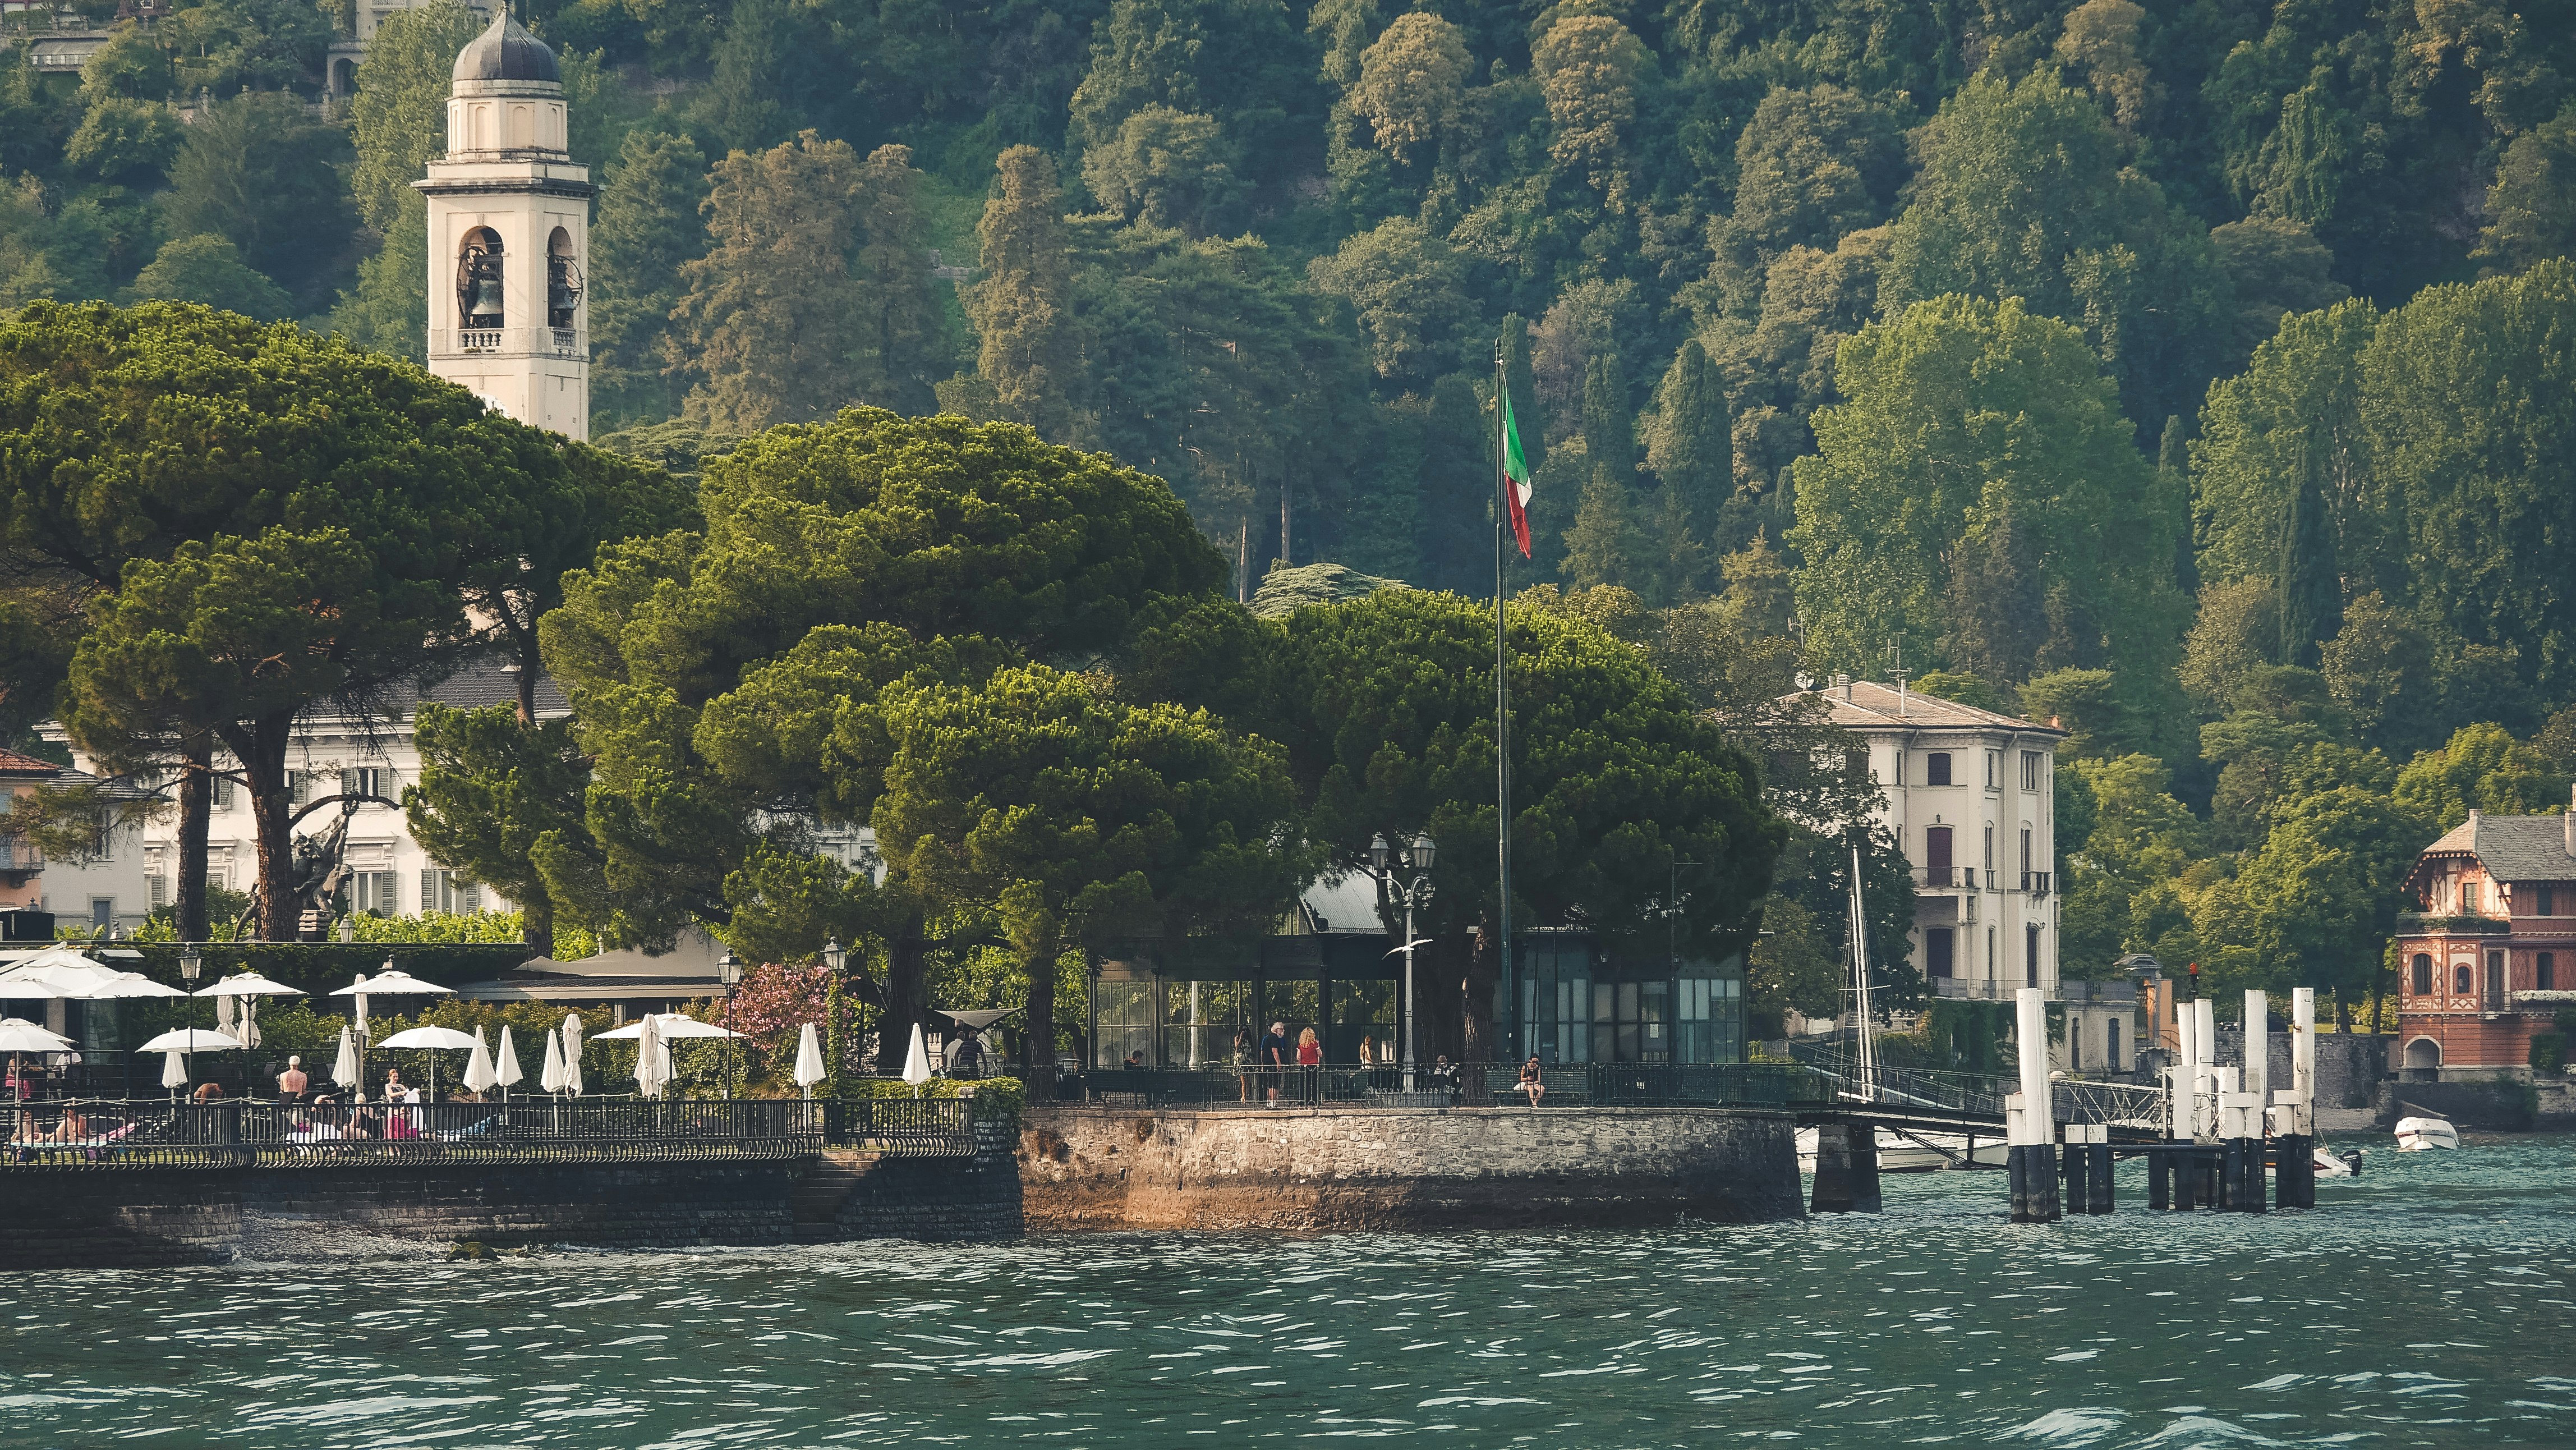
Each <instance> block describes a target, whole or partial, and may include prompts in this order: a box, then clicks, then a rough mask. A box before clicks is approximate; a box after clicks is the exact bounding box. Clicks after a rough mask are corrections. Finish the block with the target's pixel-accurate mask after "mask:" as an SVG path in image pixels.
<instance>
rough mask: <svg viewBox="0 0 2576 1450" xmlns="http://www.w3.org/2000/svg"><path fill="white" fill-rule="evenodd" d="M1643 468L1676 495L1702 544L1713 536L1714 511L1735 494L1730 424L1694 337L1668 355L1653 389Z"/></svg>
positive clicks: (1720, 388) (1722, 391)
mask: <svg viewBox="0 0 2576 1450" xmlns="http://www.w3.org/2000/svg"><path fill="white" fill-rule="evenodd" d="M1646 466H1647V467H1648V468H1651V469H1653V470H1654V472H1655V476H1656V477H1657V478H1659V479H1661V480H1663V484H1664V490H1665V491H1666V492H1667V493H1672V494H1674V495H1676V496H1677V497H1678V499H1679V500H1680V503H1681V505H1682V508H1683V511H1684V514H1685V516H1686V517H1688V518H1689V519H1690V522H1691V528H1692V530H1693V532H1694V533H1696V534H1697V535H1698V537H1699V538H1700V540H1701V541H1702V542H1706V541H1708V540H1711V539H1714V538H1716V537H1717V532H1718V511H1719V510H1720V509H1722V508H1724V507H1725V506H1726V501H1727V499H1728V498H1729V497H1730V496H1732V495H1733V494H1734V492H1735V487H1734V482H1735V445H1734V442H1733V424H1732V421H1731V420H1730V419H1729V418H1728V417H1727V412H1726V382H1725V380H1724V379H1723V378H1721V377H1719V376H1718V372H1717V365H1716V364H1715V363H1712V362H1710V361H1709V360H1708V351H1707V349H1705V348H1703V347H1701V346H1700V345H1699V341H1698V339H1696V338H1694V339H1692V340H1691V341H1689V342H1685V343H1683V344H1682V348H1681V351H1680V352H1678V353H1675V354H1674V355H1673V365H1672V366H1671V367H1669V368H1667V369H1665V370H1664V381H1663V383H1662V385H1661V386H1659V387H1658V388H1657V389H1656V390H1655V413H1654V419H1653V422H1652V424H1651V426H1650V427H1649V428H1648V429H1647V432H1646Z"/></svg>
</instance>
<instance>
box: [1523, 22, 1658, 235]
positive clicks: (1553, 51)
mask: <svg viewBox="0 0 2576 1450" xmlns="http://www.w3.org/2000/svg"><path fill="white" fill-rule="evenodd" d="M1650 63H1651V58H1650V57H1649V56H1648V54H1647V51H1646V48H1645V46H1644V45H1643V44H1641V43H1640V42H1639V41H1638V39H1637V37H1636V36H1635V35H1634V34H1632V33H1630V31H1629V29H1628V27H1626V26H1624V25H1622V24H1620V23H1619V22H1618V21H1617V20H1615V19H1612V18H1611V17H1610V16H1607V15H1598V14H1588V15H1586V14H1577V15H1568V16H1566V17H1564V18H1562V19H1560V20H1558V21H1557V22H1556V23H1555V24H1554V25H1552V26H1550V27H1549V28H1548V31H1547V33H1546V34H1545V35H1543V36H1541V37H1539V39H1538V41H1537V43H1536V44H1534V45H1532V46H1531V47H1530V65H1531V68H1532V70H1533V71H1534V72H1535V73H1536V74H1537V76H1538V79H1539V84H1540V85H1541V87H1543V88H1544V90H1545V92H1546V95H1547V112H1548V117H1549V119H1551V120H1552V121H1554V122H1555V123H1556V125H1555V132H1556V133H1555V136H1554V138H1553V139H1552V140H1551V141H1550V142H1549V143H1548V155H1549V156H1550V157H1551V158H1552V159H1554V160H1555V162H1556V164H1557V166H1558V168H1559V169H1560V170H1562V171H1563V172H1565V173H1566V174H1568V175H1570V176H1575V177H1579V178H1580V179H1581V180H1582V181H1583V182H1584V183H1585V184H1586V185H1588V186H1590V187H1591V188H1592V190H1593V191H1595V192H1597V193H1598V194H1599V195H1600V197H1601V199H1602V202H1603V203H1604V204H1605V205H1606V206H1608V207H1609V208H1610V209H1611V210H1612V211H1619V210H1623V209H1625V207H1626V206H1627V204H1628V199H1629V193H1630V191H1631V189H1632V188H1633V186H1634V184H1635V183H1634V180H1633V178H1632V177H1631V175H1630V171H1629V160H1628V145H1627V138H1626V136H1625V135H1624V133H1625V132H1626V131H1627V130H1628V129H1629V127H1630V126H1632V125H1633V124H1634V123H1635V121H1636V118H1637V88H1638V84H1639V79H1640V73H1641V72H1642V71H1644V70H1645V69H1646V68H1647V66H1648V65H1649V64H1650Z"/></svg>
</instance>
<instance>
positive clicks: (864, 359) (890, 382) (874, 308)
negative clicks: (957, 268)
mask: <svg viewBox="0 0 2576 1450" xmlns="http://www.w3.org/2000/svg"><path fill="white" fill-rule="evenodd" d="M921 180H922V177H921V173H920V172H919V171H916V170H914V169H913V165H912V148H911V147H909V146H880V147H878V148H877V149H876V150H874V151H872V152H869V153H868V159H867V160H866V162H864V163H863V164H861V166H860V167H859V235H860V238H861V241H860V244H859V252H858V257H857V259H856V271H857V273H858V276H859V278H860V281H861V288H862V291H861V296H862V298H863V302H862V306H861V313H860V324H859V337H860V343H859V358H860V365H861V366H860V393H859V396H860V397H862V398H864V399H866V400H867V401H869V402H872V403H875V404H877V405H878V406H880V407H884V408H890V409H892V410H894V411H895V412H898V413H927V412H930V411H931V410H932V409H933V408H935V407H936V406H937V405H938V399H937V397H936V395H935V394H934V393H933V392H932V391H931V389H932V386H933V384H935V383H936V382H938V380H940V379H941V378H944V377H947V376H948V375H949V373H950V372H951V371H952V370H953V368H954V367H955V365H956V359H957V347H956V342H955V340H954V339H953V338H952V337H951V336H950V335H949V330H948V314H947V311H946V310H945V309H944V308H943V307H942V306H941V305H940V299H939V296H938V294H937V292H936V291H935V290H934V289H936V288H938V287H940V286H942V285H944V284H942V283H941V282H939V281H938V280H937V279H936V278H934V277H932V275H931V272H930V262H931V257H930V245H929V238H930V233H929V227H928V223H927V222H926V220H925V219H924V218H923V216H922V211H921V196H920V192H921Z"/></svg>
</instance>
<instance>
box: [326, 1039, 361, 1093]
mask: <svg viewBox="0 0 2576 1450" xmlns="http://www.w3.org/2000/svg"><path fill="white" fill-rule="evenodd" d="M331 1081H333V1082H335V1083H338V1084H339V1085H340V1086H341V1087H342V1088H344V1089H345V1088H353V1087H356V1086H357V1085H358V1035H357V1033H355V1032H354V1031H352V1030H350V1029H349V1028H347V1027H343V1028H341V1029H340V1055H339V1057H338V1058H337V1059H335V1060H334V1061H333V1062H332V1064H331Z"/></svg>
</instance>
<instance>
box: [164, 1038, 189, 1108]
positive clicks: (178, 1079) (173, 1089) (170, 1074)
mask: <svg viewBox="0 0 2576 1450" xmlns="http://www.w3.org/2000/svg"><path fill="white" fill-rule="evenodd" d="M161 1085H162V1086H163V1087H165V1088H168V1089H169V1090H170V1096H172V1097H174V1098H175V1097H177V1096H178V1095H179V1089H181V1088H183V1087H186V1086H187V1085H188V1058H187V1054H185V1053H182V1052H180V1051H178V1050H177V1049H176V1048H173V1049H172V1050H171V1051H169V1052H168V1053H165V1054H164V1055H163V1056H162V1059H161Z"/></svg>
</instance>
